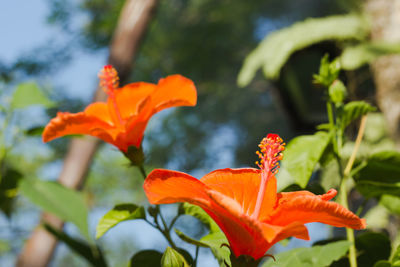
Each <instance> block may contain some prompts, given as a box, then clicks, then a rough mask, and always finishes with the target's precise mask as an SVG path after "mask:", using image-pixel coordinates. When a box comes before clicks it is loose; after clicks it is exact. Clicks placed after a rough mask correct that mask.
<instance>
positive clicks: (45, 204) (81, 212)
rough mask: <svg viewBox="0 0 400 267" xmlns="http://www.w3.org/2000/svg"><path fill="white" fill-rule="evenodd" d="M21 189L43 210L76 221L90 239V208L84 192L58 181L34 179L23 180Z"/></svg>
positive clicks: (66, 219)
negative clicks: (88, 218)
mask: <svg viewBox="0 0 400 267" xmlns="http://www.w3.org/2000/svg"><path fill="white" fill-rule="evenodd" d="M19 189H20V192H21V194H22V195H24V196H25V197H26V198H28V199H29V200H30V201H32V202H33V203H34V204H36V205H38V206H39V207H41V208H42V209H43V210H45V211H47V212H50V213H53V214H54V215H56V216H57V217H59V218H60V219H62V220H65V221H69V222H72V223H74V224H75V225H76V226H77V227H78V228H79V230H80V231H81V233H82V234H83V235H84V236H85V237H86V238H87V239H88V240H90V236H89V230H88V223H87V216H88V209H87V206H86V203H85V201H84V198H83V195H82V193H79V192H77V191H75V190H72V189H69V188H66V187H64V186H62V185H60V184H59V183H56V182H49V181H41V180H32V179H23V180H21V182H20V184H19Z"/></svg>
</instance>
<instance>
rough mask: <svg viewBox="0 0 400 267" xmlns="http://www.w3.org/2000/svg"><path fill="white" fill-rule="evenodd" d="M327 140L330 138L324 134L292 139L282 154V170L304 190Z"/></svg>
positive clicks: (319, 133)
mask: <svg viewBox="0 0 400 267" xmlns="http://www.w3.org/2000/svg"><path fill="white" fill-rule="evenodd" d="M329 140H330V136H329V134H328V133H325V132H317V133H316V134H314V135H302V136H298V137H296V138H294V139H293V140H291V141H290V142H289V144H288V145H287V148H286V150H285V151H284V152H283V153H284V156H283V160H282V169H285V170H286V171H287V172H289V173H290V175H291V176H292V177H293V179H294V180H295V181H296V183H297V184H299V185H300V186H301V187H302V188H305V187H306V186H307V183H308V181H309V179H310V177H311V174H312V172H313V170H314V168H315V166H316V165H317V163H318V161H319V160H320V158H321V156H322V154H323V152H324V150H325V148H326V146H327V145H328V143H329Z"/></svg>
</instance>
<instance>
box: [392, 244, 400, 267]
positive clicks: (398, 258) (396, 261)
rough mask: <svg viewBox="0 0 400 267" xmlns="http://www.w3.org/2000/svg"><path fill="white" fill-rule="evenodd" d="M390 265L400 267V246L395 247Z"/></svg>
mask: <svg viewBox="0 0 400 267" xmlns="http://www.w3.org/2000/svg"><path fill="white" fill-rule="evenodd" d="M392 265H393V266H396V267H398V266H400V245H399V246H397V249H396V251H395V252H394V254H393V257H392Z"/></svg>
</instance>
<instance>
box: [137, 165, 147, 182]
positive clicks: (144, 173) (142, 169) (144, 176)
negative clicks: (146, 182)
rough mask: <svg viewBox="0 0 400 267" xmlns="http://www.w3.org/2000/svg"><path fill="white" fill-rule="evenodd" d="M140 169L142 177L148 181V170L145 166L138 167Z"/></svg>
mask: <svg viewBox="0 0 400 267" xmlns="http://www.w3.org/2000/svg"><path fill="white" fill-rule="evenodd" d="M138 168H139V170H140V173H141V174H142V176H143V179H146V177H147V174H146V170H145V169H144V167H143V164H141V165H138Z"/></svg>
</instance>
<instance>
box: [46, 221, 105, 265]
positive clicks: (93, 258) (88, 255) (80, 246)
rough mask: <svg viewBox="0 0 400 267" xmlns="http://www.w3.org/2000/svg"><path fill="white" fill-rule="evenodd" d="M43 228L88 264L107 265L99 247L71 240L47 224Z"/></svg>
mask: <svg viewBox="0 0 400 267" xmlns="http://www.w3.org/2000/svg"><path fill="white" fill-rule="evenodd" d="M44 228H45V229H46V230H47V231H48V232H50V233H51V234H52V235H54V236H55V237H57V238H58V239H59V240H60V241H62V242H63V243H64V244H66V245H67V246H68V247H69V248H70V249H71V250H73V251H74V252H75V253H77V254H78V255H80V256H82V257H83V258H85V259H86V260H87V261H88V262H90V263H91V264H92V265H93V266H95V267H97V266H98V267H106V266H107V263H106V260H105V259H104V256H103V253H102V251H101V250H100V248H99V247H96V246H90V245H89V244H88V243H86V242H84V241H83V240H78V239H75V238H72V237H71V236H69V235H67V234H66V233H64V232H61V231H58V230H56V229H55V228H53V227H51V226H50V225H48V224H45V225H44Z"/></svg>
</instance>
